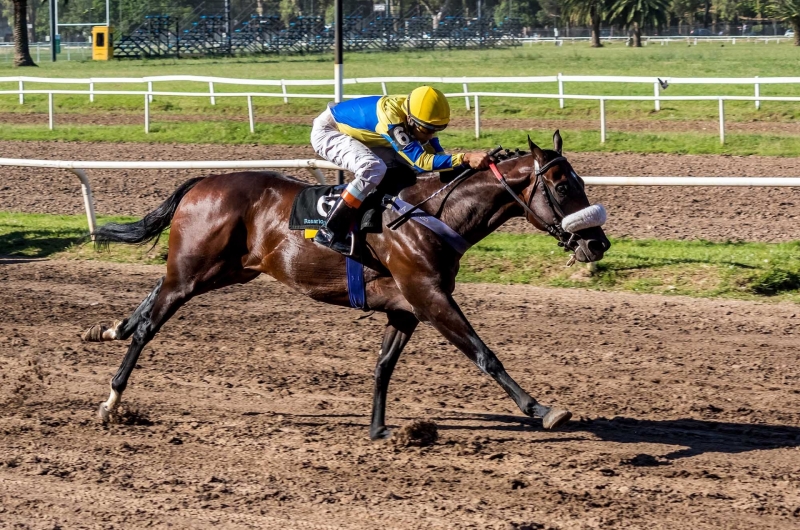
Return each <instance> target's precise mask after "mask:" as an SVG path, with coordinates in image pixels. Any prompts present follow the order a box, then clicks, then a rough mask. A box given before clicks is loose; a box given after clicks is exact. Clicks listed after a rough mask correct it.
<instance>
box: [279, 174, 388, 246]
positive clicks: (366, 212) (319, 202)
mask: <svg viewBox="0 0 800 530" xmlns="http://www.w3.org/2000/svg"><path fill="white" fill-rule="evenodd" d="M344 188H345V186H344V185H338V186H308V187H306V188H303V189H302V190H300V192H299V193H298V194H297V196H296V197H295V199H294V202H293V203H292V212H291V214H289V229H290V230H317V229H319V228H320V227H322V225H323V224H324V223H325V218H326V217H327V216H328V213H329V212H330V211H331V208H332V207H333V204H334V203H335V202H336V199H338V198H339V196H340V195H341V194H342V190H344ZM379 201H380V198H379V197H377V196H376V194H373V195H371V196H370V197H368V198H367V200H366V201H365V204H364V205H363V206H362V212H363V216H362V218H361V222H360V225H359V226H360V231H362V232H380V231H381V213H382V212H383V207H382V206H381V205H380V204H379ZM312 237H313V236H312Z"/></svg>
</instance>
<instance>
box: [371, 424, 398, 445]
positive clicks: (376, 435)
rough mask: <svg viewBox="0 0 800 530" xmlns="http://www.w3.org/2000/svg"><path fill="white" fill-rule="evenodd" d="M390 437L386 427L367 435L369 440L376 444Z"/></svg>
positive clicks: (389, 430)
mask: <svg viewBox="0 0 800 530" xmlns="http://www.w3.org/2000/svg"><path fill="white" fill-rule="evenodd" d="M391 437H392V431H391V429H388V428H386V427H381V428H380V429H378V430H377V431H375V432H370V433H369V439H370V440H372V441H373V442H377V441H378V440H388V439H389V438H391Z"/></svg>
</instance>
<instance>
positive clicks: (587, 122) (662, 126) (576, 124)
mask: <svg viewBox="0 0 800 530" xmlns="http://www.w3.org/2000/svg"><path fill="white" fill-rule="evenodd" d="M314 118H315V116H314V115H305V116H303V115H299V116H298V115H291V116H282V115H278V116H258V115H257V113H256V115H255V118H254V119H255V121H256V123H271V124H291V125H309V126H310V125H311V122H312V121H313V119H314ZM54 119H55V121H56V124H57V125H140V124H144V111H142V112H141V113H133V112H125V113H120V112H116V113H114V112H110V113H103V114H101V115H96V114H81V113H59V112H58V111H56V113H55V117H54ZM209 119H211V120H226V121H240V122H246V121H248V117H247V114H246V112H242V113H238V114H236V113H233V111H232V109H225V111H222V112H220V111H216V112H215V114H213V115H211V117H209V115H208V114H166V113H159V112H157V111H156V112H152V113H151V115H150V122H151V123H157V122H198V121H209ZM474 120H475V119H474V118H472V117H455V118H453V119H452V121H451V122H450V126H451V127H453V128H461V129H472V128H473V127H474V126H475V121H474ZM599 120H600V119H599V118H597V119H549V120H547V119H540V118H537V119H535V120H531V119H519V118H484V117H481V127H482V128H484V129H487V130H488V129H520V130H529V129H530V128H531V127H535V128H536V129H553V130H555V129H562V130H564V129H568V130H585V131H597V130H600V121H599ZM0 123H7V124H19V125H31V124H36V123H39V124H41V125H47V124H48V123H49V117H48V115H47V114H44V113H18V112H4V113H0ZM606 127H607V129H608V130H609V131H611V132H627V133H637V132H648V133H658V132H662V133H666V132H689V131H691V132H698V131H702V132H707V133H709V134H718V133H719V122H718V121H713V120H712V121H707V120H658V119H650V120H630V119H614V118H613V117H612V118H611V119H606ZM725 131H726V132H727V133H728V134H736V133H739V134H780V135H800V122H796V121H794V122H779V121H751V122H735V121H730V120H729V121H727V122H726V123H725Z"/></svg>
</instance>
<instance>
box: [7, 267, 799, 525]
mask: <svg viewBox="0 0 800 530" xmlns="http://www.w3.org/2000/svg"><path fill="white" fill-rule="evenodd" d="M162 270H163V269H162V268H161V267H150V266H133V265H120V264H106V263H93V262H75V261H25V260H14V259H5V260H0V284H2V285H3V289H2V290H0V306H2V307H3V308H4V310H3V311H2V312H0V528H25V529H27V528H36V529H39V528H41V529H45V528H47V529H52V528H104V529H105V528H144V527H150V526H152V527H157V528H166V527H173V528H262V529H273V528H274V529H294V528H297V529H312V528H320V529H323V528H324V529H337V528H348V529H370V530H371V529H374V528H379V527H380V528H395V529H402V530H406V529H416V528H420V529H429V528H444V529H455V528H480V529H517V530H518V529H534V528H535V529H540V528H565V529H569V528H576V529H577V528H625V529H630V528H647V529H670V530H672V529H675V528H688V527H691V528H696V529H706V528H708V529H712V528H713V529H717V528H742V529H748V530H751V529H754V528H787V529H788V528H797V526H798V522H800V367H798V365H797V362H796V360H797V348H796V342H797V341H796V338H795V337H796V335H797V334H798V333H800V326H798V321H797V318H796V315H797V313H798V308H797V306H796V305H790V304H786V305H767V304H759V303H752V302H738V301H715V300H697V299H687V298H680V297H669V298H664V297H658V296H647V295H633V294H622V293H600V292H589V291H581V290H571V291H566V290H555V289H541V288H533V287H526V286H513V287H512V286H494V285H460V286H459V287H458V289H457V292H456V298H457V300H459V301H460V302H461V304H462V307H463V309H464V311H465V313H466V314H467V316H468V318H470V319H471V321H472V323H473V324H474V325H475V327H476V329H477V330H478V332H479V333H480V334H481V335H482V337H483V338H484V340H486V342H487V343H488V344H489V345H490V347H492V348H493V349H494V350H495V351H496V352H497V353H498V355H499V357H500V358H501V360H502V361H503V363H504V364H505V366H506V368H507V369H508V370H509V372H510V374H511V375H512V376H513V377H514V378H516V380H517V381H518V382H519V383H520V384H521V385H522V386H523V387H524V388H526V389H528V390H529V391H531V392H532V394H533V395H534V396H536V397H538V398H539V399H541V400H542V401H543V402H545V403H547V404H558V405H560V406H566V407H569V408H570V409H571V410H572V411H573V413H574V414H575V418H573V420H572V421H571V422H569V423H568V424H567V425H566V427H565V428H563V429H562V430H560V431H558V432H547V431H543V430H542V428H541V422H540V421H538V420H530V421H528V420H527V419H526V418H524V417H522V416H521V415H520V414H519V412H518V411H517V410H516V409H515V407H514V405H513V403H512V402H511V401H510V400H509V399H508V397H507V396H506V395H505V394H504V393H503V391H502V390H501V389H500V388H499V387H498V386H497V385H496V384H495V383H494V382H493V381H492V380H491V379H489V378H487V377H485V376H482V375H481V374H480V372H479V371H478V369H477V368H476V367H474V366H472V365H471V364H470V363H469V362H468V361H467V360H466V359H465V358H464V357H463V356H462V355H461V354H460V353H459V352H457V351H456V350H455V349H454V348H453V347H452V346H450V345H449V344H447V343H445V342H444V341H443V340H442V339H441V337H440V336H439V335H438V334H437V333H436V332H435V331H433V330H432V329H431V328H429V327H427V326H421V327H420V329H419V331H418V332H417V334H416V335H415V336H414V337H413V338H412V340H411V342H410V344H409V346H408V347H407V349H406V352H405V353H404V354H403V356H402V357H401V359H400V362H399V365H398V369H397V371H396V372H395V377H394V380H393V382H392V386H391V388H390V395H389V407H388V421H389V424H390V426H392V427H394V428H397V427H400V426H403V425H408V424H410V423H411V422H412V421H415V420H429V421H433V422H435V423H436V426H437V430H438V440H437V441H436V442H435V443H434V444H433V445H430V446H427V447H417V446H414V445H409V446H406V445H403V444H395V443H392V442H391V441H389V442H378V443H373V442H370V441H369V440H368V437H367V425H368V422H369V412H370V404H371V392H372V370H373V368H374V363H375V360H376V357H377V353H378V347H379V341H380V336H381V333H382V328H383V324H384V319H383V317H382V316H381V315H377V314H376V315H375V316H373V317H368V318H363V319H358V317H360V316H361V315H362V313H360V312H356V311H354V310H347V309H342V308H336V307H331V306H326V305H321V304H317V303H313V302H311V301H309V300H307V299H305V298H302V297H299V296H298V295H296V294H294V293H291V292H290V291H288V290H287V289H286V288H285V287H283V286H282V285H280V284H278V283H277V282H275V281H272V280H269V279H259V280H256V281H255V282H253V283H251V284H248V285H246V286H242V287H236V288H229V289H225V290H222V291H218V292H215V293H211V294H208V295H206V296H204V297H202V298H199V299H197V300H195V301H193V302H192V303H190V304H188V305H187V306H186V307H185V308H183V309H182V310H181V311H180V312H179V313H178V314H177V315H176V317H175V318H173V319H172V320H171V321H170V322H169V323H168V324H167V325H166V326H165V327H164V329H163V330H162V332H161V333H160V334H159V335H158V336H157V337H156V339H155V340H154V341H153V342H152V343H151V344H150V345H149V346H148V347H147V348H146V349H145V351H144V353H143V354H142V357H141V358H140V360H139V365H138V368H137V370H135V371H134V373H133V376H132V378H131V384H130V385H129V387H128V389H127V391H126V393H125V396H124V400H125V402H126V403H127V405H126V409H127V412H126V414H125V416H124V419H125V420H126V423H122V424H115V425H109V426H103V425H102V424H101V423H100V422H99V421H98V420H96V418H95V410H96V408H97V406H98V404H99V403H100V402H101V401H103V400H105V399H106V397H107V393H108V382H109V380H110V378H111V376H112V375H113V374H114V372H115V371H116V369H117V367H118V366H119V363H120V362H121V359H122V357H123V355H124V351H125V349H126V344H125V343H123V342H117V343H102V344H94V343H93V344H84V343H81V342H80V340H79V338H78V334H79V333H80V332H81V331H82V330H83V329H84V328H86V327H88V326H89V325H91V324H94V323H97V322H109V323H110V321H111V320H112V319H115V318H121V317H123V316H127V315H128V314H129V313H130V312H131V310H132V309H133V308H134V307H135V306H136V305H137V304H138V303H139V301H140V300H141V299H142V298H143V297H144V296H145V295H146V293H147V292H149V290H150V289H151V288H152V286H153V284H154V283H155V281H156V279H157V278H158V277H159V276H161V275H162V274H163V272H162Z"/></svg>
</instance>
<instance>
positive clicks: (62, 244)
mask: <svg viewBox="0 0 800 530" xmlns="http://www.w3.org/2000/svg"><path fill="white" fill-rule="evenodd" d="M84 237H85V234H83V233H82V232H80V231H65V232H63V233H57V232H54V231H49V230H24V231H17V232H9V233H7V234H2V235H0V254H2V255H4V256H5V257H6V258H17V259H26V258H45V257H47V256H50V255H52V254H55V253H57V252H61V251H64V250H66V249H68V248H70V247H71V246H72V245H75V244H80V243H83V242H84V241H85V239H84ZM3 263H5V264H9V262H8V261H3V262H2V263H0V264H3Z"/></svg>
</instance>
